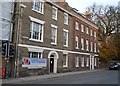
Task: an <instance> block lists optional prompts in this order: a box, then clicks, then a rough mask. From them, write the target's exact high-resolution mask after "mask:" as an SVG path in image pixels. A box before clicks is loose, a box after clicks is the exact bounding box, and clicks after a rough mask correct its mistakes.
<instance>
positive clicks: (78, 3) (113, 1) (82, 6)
mask: <svg viewBox="0 0 120 86" xmlns="http://www.w3.org/2000/svg"><path fill="white" fill-rule="evenodd" d="M66 1H67V2H68V3H69V5H70V6H71V7H73V8H76V9H78V10H79V12H80V13H83V12H85V10H86V8H87V7H88V6H91V5H92V4H93V3H96V4H100V5H114V6H117V5H118V2H119V1H120V0H66Z"/></svg>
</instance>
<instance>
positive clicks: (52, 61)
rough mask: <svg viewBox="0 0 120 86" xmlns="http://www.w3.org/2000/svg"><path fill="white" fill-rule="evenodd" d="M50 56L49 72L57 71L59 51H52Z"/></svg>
mask: <svg viewBox="0 0 120 86" xmlns="http://www.w3.org/2000/svg"><path fill="white" fill-rule="evenodd" d="M48 58H49V73H57V59H58V53H57V52H56V51H50V53H49V54H48Z"/></svg>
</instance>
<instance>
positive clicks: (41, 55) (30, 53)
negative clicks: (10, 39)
mask: <svg viewBox="0 0 120 86" xmlns="http://www.w3.org/2000/svg"><path fill="white" fill-rule="evenodd" d="M33 53H38V57H37V58H39V55H40V53H41V52H29V54H30V57H29V58H33V57H32V54H33ZM40 58H42V53H41V57H40Z"/></svg>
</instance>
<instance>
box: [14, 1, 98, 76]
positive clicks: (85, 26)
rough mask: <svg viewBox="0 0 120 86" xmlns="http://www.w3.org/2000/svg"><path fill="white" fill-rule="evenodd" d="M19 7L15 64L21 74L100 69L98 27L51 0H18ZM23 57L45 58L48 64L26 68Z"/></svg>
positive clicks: (16, 16)
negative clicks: (24, 0)
mask: <svg viewBox="0 0 120 86" xmlns="http://www.w3.org/2000/svg"><path fill="white" fill-rule="evenodd" d="M64 3H65V2H64ZM66 8H67V9H66ZM15 10H16V12H15V13H18V15H15V26H14V40H13V41H14V44H15V46H16V53H15V65H14V66H15V68H16V74H17V75H18V76H19V77H22V76H27V75H39V74H42V73H44V74H45V73H60V72H70V71H77V70H86V69H88V70H89V69H94V68H98V64H97V60H98V59H97V58H95V56H97V48H96V47H97V30H98V29H97V26H96V25H94V24H93V23H92V22H91V21H89V20H87V19H86V18H84V17H83V16H81V15H80V14H79V13H77V12H76V11H74V10H73V9H72V8H70V7H67V5H66V7H64V6H63V7H62V6H61V5H60V4H59V3H53V2H51V1H48V2H44V0H40V1H39V2H36V0H33V1H31V2H16V5H15ZM23 58H45V59H46V60H47V64H46V66H45V67H42V68H41V67H39V66H37V67H36V66H34V67H28V66H27V67H24V66H23V64H22V61H23Z"/></svg>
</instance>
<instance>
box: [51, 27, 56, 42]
mask: <svg viewBox="0 0 120 86" xmlns="http://www.w3.org/2000/svg"><path fill="white" fill-rule="evenodd" d="M55 41H56V28H52V30H51V42H52V43H55Z"/></svg>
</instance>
